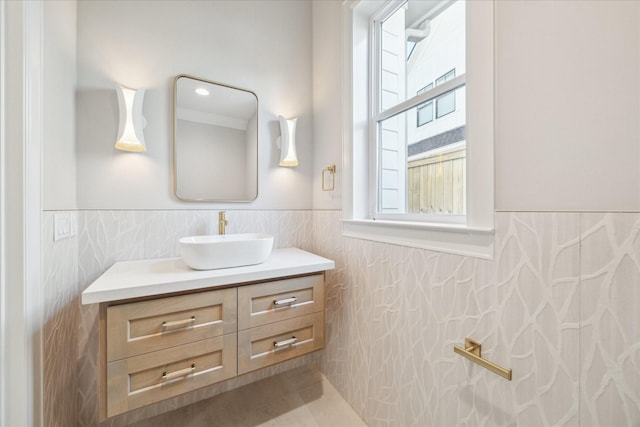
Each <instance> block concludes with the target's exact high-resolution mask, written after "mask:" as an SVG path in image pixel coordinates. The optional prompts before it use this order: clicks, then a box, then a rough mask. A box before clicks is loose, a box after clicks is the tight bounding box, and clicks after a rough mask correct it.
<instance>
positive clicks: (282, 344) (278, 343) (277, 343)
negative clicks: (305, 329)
mask: <svg viewBox="0 0 640 427" xmlns="http://www.w3.org/2000/svg"><path fill="white" fill-rule="evenodd" d="M296 341H298V338H296V337H295V336H293V337H291V338H289V339H288V340H282V341H274V342H273V346H274V347H275V348H280V347H287V346H290V345H293V344H294V343H295V342H296Z"/></svg>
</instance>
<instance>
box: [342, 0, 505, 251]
mask: <svg viewBox="0 0 640 427" xmlns="http://www.w3.org/2000/svg"><path fill="white" fill-rule="evenodd" d="M395 4H396V5H397V4H398V2H395ZM384 7H395V6H393V4H392V2H391V1H382V0H380V1H357V0H349V1H345V2H344V4H343V15H342V16H343V35H344V49H343V55H344V56H343V64H344V68H343V156H344V159H343V168H344V188H343V192H344V196H343V210H342V211H343V235H344V236H346V237H353V238H360V239H365V240H372V241H378V242H384V243H390V244H396V245H402V246H410V247H417V248H423V249H431V250H437V251H444V252H450V253H456V254H461V255H468V256H474V257H480V258H489V259H490V258H492V257H493V240H494V239H493V231H494V181H493V180H494V166H493V137H494V68H495V65H494V9H495V8H494V2H493V1H482V2H478V1H469V2H467V4H466V16H467V19H466V21H467V23H466V25H467V28H466V43H467V53H466V62H467V65H466V68H467V70H466V73H465V86H466V98H467V99H466V104H467V114H466V116H467V119H466V133H467V134H466V137H467V183H466V185H467V215H466V217H465V221H464V222H463V223H455V222H454V223H451V222H447V218H446V216H441V217H440V216H431V217H429V218H427V219H428V220H426V221H425V220H422V221H421V220H419V219H418V218H417V217H409V218H410V219H409V220H387V219H385V220H374V219H372V218H373V216H372V212H371V206H372V205H373V203H375V199H373V198H374V197H376V195H375V193H374V194H372V190H371V188H373V186H370V185H369V184H370V180H372V179H375V176H376V174H375V167H376V164H377V163H376V162H377V154H376V150H375V149H373V148H372V144H370V136H371V132H372V127H371V122H370V118H371V111H372V110H371V108H370V103H371V99H370V90H371V86H370V82H371V81H372V75H371V70H370V68H369V55H371V51H370V50H371V49H370V43H369V41H370V40H371V37H372V34H371V32H370V27H371V26H370V23H371V18H372V17H373V16H374V15H375V14H377V13H379V11H380V10H382V8H384ZM363 76H367V78H366V79H365V78H362V77H363ZM456 80H457V78H456V79H453V80H451V81H449V82H446V83H445V84H443V85H441V86H439V87H440V88H442V90H443V91H447V90H449V89H450V88H449V86H450V85H455V84H459V82H457V81H456ZM374 129H375V128H374ZM372 202H373V203H372ZM420 219H422V218H420Z"/></svg>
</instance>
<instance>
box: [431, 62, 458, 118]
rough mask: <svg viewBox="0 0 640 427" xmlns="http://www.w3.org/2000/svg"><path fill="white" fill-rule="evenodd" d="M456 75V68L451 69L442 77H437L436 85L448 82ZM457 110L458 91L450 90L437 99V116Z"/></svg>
mask: <svg viewBox="0 0 640 427" xmlns="http://www.w3.org/2000/svg"><path fill="white" fill-rule="evenodd" d="M455 76H456V70H455V68H454V69H453V70H451V71H449V72H448V73H447V74H445V75H444V76H442V77H438V78H437V79H436V86H439V85H441V84H442V83H445V82H448V81H450V80H452V79H453V78H454V77H455ZM455 110H456V93H455V92H453V91H452V92H449V93H447V94H445V95H440V96H439V97H438V98H437V99H436V118H438V119H439V118H440V117H443V116H446V115H447V114H449V113H453V112H454V111H455Z"/></svg>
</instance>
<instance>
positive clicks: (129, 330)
mask: <svg viewBox="0 0 640 427" xmlns="http://www.w3.org/2000/svg"><path fill="white" fill-rule="evenodd" d="M236 296H237V294H236V289H235V288H230V289H221V290H216V291H208V292H202V293H197V294H189V295H180V296H175V297H167V298H159V299H155V300H150V301H140V302H134V303H129V304H122V305H114V306H110V307H108V308H107V361H113V360H118V359H123V358H125V357H131V356H136V355H139V354H143V353H148V352H151V351H157V350H162V349H165V348H170V347H174V346H176V345H181V344H186V343H189V342H194V341H200V340H203V339H206V338H211V337H215V336H219V335H222V334H227V333H230V332H235V331H236V330H237V320H236V314H237V312H236V302H237V301H236Z"/></svg>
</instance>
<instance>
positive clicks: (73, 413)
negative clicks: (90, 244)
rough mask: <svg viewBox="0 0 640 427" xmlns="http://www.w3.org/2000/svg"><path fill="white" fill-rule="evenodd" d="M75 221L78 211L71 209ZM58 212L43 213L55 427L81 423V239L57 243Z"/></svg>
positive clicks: (46, 387) (50, 415)
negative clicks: (78, 346)
mask: <svg viewBox="0 0 640 427" xmlns="http://www.w3.org/2000/svg"><path fill="white" fill-rule="evenodd" d="M70 215H72V216H73V221H75V220H76V219H77V214H76V212H70ZM53 216H54V212H43V214H42V272H43V284H44V287H43V289H44V301H45V304H44V309H45V312H44V313H43V330H42V336H43V349H42V353H43V371H44V380H43V393H44V399H43V417H44V419H45V424H46V425H47V426H51V427H58V426H59V427H66V426H75V425H77V422H78V404H77V403H78V399H77V394H76V393H77V382H78V375H77V371H76V366H75V363H73V361H74V360H75V357H76V355H75V353H76V352H75V349H76V343H77V341H78V322H79V319H80V312H79V309H78V306H79V301H78V294H79V289H78V279H77V276H78V240H77V238H70V239H65V240H59V241H57V242H54V240H53V230H54V224H53Z"/></svg>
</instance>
